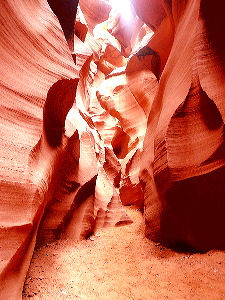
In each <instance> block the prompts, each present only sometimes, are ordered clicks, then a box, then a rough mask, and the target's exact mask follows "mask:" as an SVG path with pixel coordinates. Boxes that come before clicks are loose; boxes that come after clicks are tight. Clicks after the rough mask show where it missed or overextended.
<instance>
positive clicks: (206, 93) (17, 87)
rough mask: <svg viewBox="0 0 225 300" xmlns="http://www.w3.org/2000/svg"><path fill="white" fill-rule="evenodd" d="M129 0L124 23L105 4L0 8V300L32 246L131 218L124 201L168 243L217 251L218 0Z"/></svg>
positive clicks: (153, 235)
mask: <svg viewBox="0 0 225 300" xmlns="http://www.w3.org/2000/svg"><path fill="white" fill-rule="evenodd" d="M131 3H132V5H133V6H131V4H130V8H131V11H130V18H131V20H132V23H131V25H127V23H126V21H125V19H124V16H123V15H122V14H121V12H120V10H119V9H115V8H113V9H111V5H110V4H109V2H108V1H103V0H101V1H94V0H92V1H83V0H81V1H80V2H79V6H78V1H69V0H67V1H65V2H64V4H63V5H62V2H61V1H50V0H49V1H47V0H32V1H22V0H20V1H16V2H15V1H14V0H6V1H4V2H3V1H2V3H1V4H0V17H1V20H2V22H1V24H0V54H1V56H0V57H1V58H0V59H1V70H0V72H1V83H0V94H1V123H0V128H1V148H0V161H1V165H0V180H1V181H0V192H1V200H0V206H1V213H0V215H1V219H0V222H1V223H0V241H1V244H0V259H1V261H0V299H1V300H5V299H8V300H17V299H21V294H22V288H23V282H24V279H25V276H26V273H27V270H28V267H29V264H30V260H31V257H32V254H33V251H34V247H35V245H36V246H37V247H40V246H42V245H45V244H47V243H49V242H54V241H55V240H57V239H69V240H81V239H85V238H88V237H90V236H91V235H92V234H95V233H96V232H97V231H98V230H99V229H100V228H103V227H109V226H118V225H125V224H130V223H131V222H132V220H131V218H130V217H129V216H128V215H127V214H126V211H125V210H124V208H123V204H124V205H132V204H134V205H136V206H137V207H139V208H140V209H141V210H142V211H143V215H144V219H145V234H146V236H147V237H148V238H149V239H152V240H153V241H155V242H160V243H161V244H162V245H164V246H167V247H175V248H176V247H181V246H182V247H184V246H188V247H190V248H192V249H195V250H197V251H208V250H211V249H224V248H225V240H224V235H223V229H224V227H225V219H224V210H225V202H224V200H225V184H224V176H225V166H224V164H225V157H224V118H225V104H224V103H225V101H224V98H225V88H224V79H225V78H224V50H225V45H224V38H223V34H224V32H225V28H224V26H225V25H224V24H223V22H222V21H221V20H222V19H223V15H222V11H223V9H222V8H223V4H222V1H219V3H218V4H217V5H215V6H214V5H212V7H211V6H209V7H208V6H207V5H208V4H206V1H203V0H202V1H200V0H197V1H196V0H186V1H185V0H183V1H177V0H163V1H158V0H155V1H150V0H143V1H139V0H132V1H131ZM65 16H66V17H65ZM217 16H218V17H217Z"/></svg>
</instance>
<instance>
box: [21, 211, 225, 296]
mask: <svg viewBox="0 0 225 300" xmlns="http://www.w3.org/2000/svg"><path fill="white" fill-rule="evenodd" d="M127 213H128V214H129V215H130V217H131V218H132V219H133V221H134V222H133V223H132V224H131V225H126V226H122V227H113V228H107V229H102V230H101V231H99V232H98V233H97V234H96V235H95V236H92V237H91V238H90V239H88V240H83V241H80V242H72V241H66V240H64V241H62V240H61V241H58V242H55V243H52V244H48V245H46V246H44V247H42V248H40V249H39V250H37V251H35V252H34V256H33V259H32V262H31V266H30V269H29V271H28V274H27V279H26V282H25V286H24V292H23V299H33V300H38V299H40V300H58V299H60V300H63V299H83V300H112V299H117V300H129V299H135V300H144V299H145V300H150V299H151V300H152V299H160V300H161V299H173V300H174V299H213V300H216V299H218V300H219V299H225V286H224V282H225V268H224V264H225V252H224V251H210V252H207V253H205V254H199V253H195V254H190V253H177V252H173V251H172V250H170V249H166V248H163V247H161V246H159V245H156V244H154V243H153V242H151V241H149V240H148V239H146V238H145V237H144V235H143V222H142V214H141V212H140V211H138V210H137V209H136V208H135V207H128V208H127Z"/></svg>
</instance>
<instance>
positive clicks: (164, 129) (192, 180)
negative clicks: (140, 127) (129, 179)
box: [135, 0, 225, 251]
mask: <svg viewBox="0 0 225 300" xmlns="http://www.w3.org/2000/svg"><path fill="white" fill-rule="evenodd" d="M135 2H136V1H135ZM137 2H138V1H137ZM137 2H136V5H138V3H137ZM155 2H156V1H155ZM165 2H166V1H165ZM200 2H201V1H191V0H190V1H183V2H181V3H180V2H179V4H178V2H177V1H173V2H172V11H170V10H167V17H165V18H164V19H163V20H162V21H161V22H160V25H158V26H157V28H156V32H155V35H154V38H155V41H154V43H153V39H152V41H150V42H149V43H148V45H149V46H150V45H151V47H152V49H153V50H156V48H154V45H156V44H157V37H158V36H157V32H159V31H160V28H161V27H162V26H163V24H164V20H165V21H166V20H168V21H169V20H170V22H171V25H170V26H169V27H168V28H170V30H169V34H170V36H171V38H170V40H171V42H172V41H173V43H172V47H170V48H171V50H170V51H169V53H168V48H167V49H166V48H165V49H163V48H162V49H161V50H159V51H158V53H159V57H160V59H161V62H164V63H163V64H161V67H160V69H161V71H160V74H161V76H160V81H159V87H158V93H157V95H156V98H155V99H154V102H153V105H152V109H151V111H150V114H149V118H148V125H147V127H148V129H147V133H146V136H145V141H144V148H143V156H142V171H141V181H142V186H143V187H144V198H145V218H146V234H147V235H148V236H149V237H150V238H153V239H155V240H157V241H161V242H162V243H165V244H166V245H170V246H177V245H180V244H187V245H188V246H191V247H193V248H195V249H198V250H201V251H205V250H209V249H212V248H224V245H225V241H224V239H223V238H222V232H221V228H223V227H224V221H223V220H224V218H223V217H222V213H221V211H224V208H225V204H224V201H223V199H224V192H225V191H224V184H222V181H223V179H222V177H223V176H224V175H223V174H224V150H223V149H224V134H223V126H224V121H223V120H224V101H223V100H222V99H223V97H224V96H223V94H224V92H223V91H224V88H223V85H222V82H223V81H224V79H223V77H224V71H223V70H222V64H223V59H222V58H221V57H220V59H218V56H216V55H215V52H214V48H213V47H214V45H213V44H211V43H209V41H210V40H209V38H210V36H209V34H208V32H207V27H206V25H205V21H206V20H204V19H203V17H204V15H203V14H201V13H200V10H201V7H200ZM146 3H150V1H149V2H148V1H146ZM146 5H150V4H146ZM214 10H216V8H214ZM139 13H140V14H141V12H139ZM149 18H150V16H149ZM143 19H144V16H143ZM172 20H173V23H174V30H172V28H173V26H172ZM149 22H150V21H149ZM153 22H154V19H153ZM207 25H208V26H209V28H210V26H213V24H212V25H210V24H207ZM173 32H174V38H172V36H173V35H172V34H173ZM159 33H160V32H159ZM161 36H163V35H161ZM158 38H159V39H160V36H159V37H158ZM217 42H219V41H218V40H217ZM159 45H162V44H161V42H160V43H159ZM159 49H160V48H159ZM162 51H164V52H162ZM165 62H166V63H165ZM206 70H207V71H206ZM215 78H217V81H215ZM215 91H216V92H215ZM216 94H217V95H220V96H219V97H218V96H216ZM222 102H223V104H222ZM211 201H213V203H211Z"/></svg>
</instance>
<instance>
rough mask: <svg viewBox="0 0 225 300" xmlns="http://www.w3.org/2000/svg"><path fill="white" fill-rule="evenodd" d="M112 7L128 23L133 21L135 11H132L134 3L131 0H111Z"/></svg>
mask: <svg viewBox="0 0 225 300" xmlns="http://www.w3.org/2000/svg"><path fill="white" fill-rule="evenodd" d="M109 3H110V4H111V6H112V8H114V9H116V10H117V11H118V12H119V13H120V15H121V17H122V19H123V20H124V21H125V22H126V23H127V24H129V23H132V19H133V13H132V4H131V3H130V0H110V1H109Z"/></svg>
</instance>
